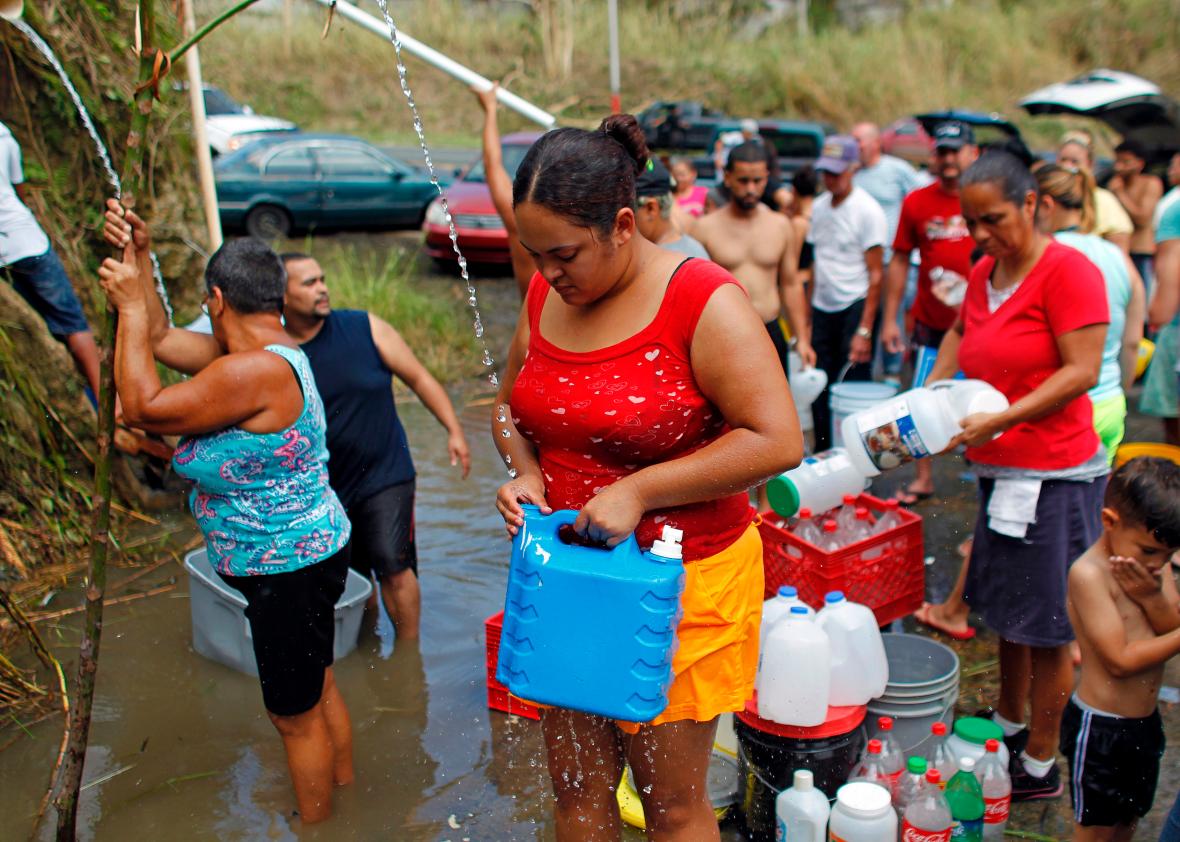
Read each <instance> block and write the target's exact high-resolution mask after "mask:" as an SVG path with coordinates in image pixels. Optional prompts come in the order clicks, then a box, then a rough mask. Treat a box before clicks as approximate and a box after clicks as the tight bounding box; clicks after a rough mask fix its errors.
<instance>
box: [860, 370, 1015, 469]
mask: <svg viewBox="0 0 1180 842" xmlns="http://www.w3.org/2000/svg"><path fill="white" fill-rule="evenodd" d="M1007 408H1008V399H1007V398H1005V397H1004V395H1003V394H1002V393H1000V392H999V391H998V390H996V389H994V388H992V387H991V386H989V385H988V384H987V383H984V382H983V381H982V380H944V381H939V382H938V383H932V384H930V385H929V386H926V387H922V388H919V389H911V390H910V391H908V392H903V393H902V394H900V395H897V396H896V397H893V398H890V399H889V400H887V401H884V402H882V403H880V404H878V405H877V406H874V407H872V408H871V409H862V410H861V411H859V412H856V413H854V414H852V415H849V416H848V417H847V418H845V419H844V423H843V439H844V445H845V446H846V447H847V448H848V455H849V457H850V458H851V460H852V464H853V465H854V466H855V467H856V468H857V470H859V471H860V472H861V473H863V474H864V475H865V476H867V477H875V476H877V475H878V474H880V473H881V472H882V471H888V470H890V469H892V468H896V467H897V466H899V465H904V464H906V463H907V462H912V461H914V460H915V459H924V458H925V457H927V456H932V455H934V454H936V453H941V452H942V451H943V450H945V449H946V447H947V445H949V444H950V443H951V440H952V439H954V437H955V436H957V435H958V434H959V433H960V432H962V427H961V426H960V425H959V422H960V421H961V420H962V419H963V418H965V417H967V416H968V415H972V414H974V413H977V412H1003V411H1004V410H1005V409H1007Z"/></svg>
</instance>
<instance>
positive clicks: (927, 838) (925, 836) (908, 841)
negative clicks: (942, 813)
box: [901, 819, 951, 842]
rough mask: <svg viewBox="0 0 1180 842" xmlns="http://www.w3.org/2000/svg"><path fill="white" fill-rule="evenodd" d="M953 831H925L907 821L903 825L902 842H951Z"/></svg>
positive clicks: (947, 829) (946, 829)
mask: <svg viewBox="0 0 1180 842" xmlns="http://www.w3.org/2000/svg"><path fill="white" fill-rule="evenodd" d="M950 839H951V829H950V828H949V827H948V828H945V829H944V830H923V829H922V828H920V827H914V826H913V825H912V824H910V823H909V820H908V819H907V820H905V821H903V822H902V823H901V842H950Z"/></svg>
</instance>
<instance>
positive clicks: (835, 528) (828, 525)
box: [815, 520, 844, 553]
mask: <svg viewBox="0 0 1180 842" xmlns="http://www.w3.org/2000/svg"><path fill="white" fill-rule="evenodd" d="M839 531H840V526H839V525H838V524H837V523H836V521H834V520H825V521H824V531H823V535H821V536H820V538H819V540H818V541H816V542H815V545H816V546H817V547H819V548H820V549H821V550H823V551H824V552H827V553H834V552H836V550H838V549H840V548H841V547H842V546H844V542H843V541H841V540H840V535H839Z"/></svg>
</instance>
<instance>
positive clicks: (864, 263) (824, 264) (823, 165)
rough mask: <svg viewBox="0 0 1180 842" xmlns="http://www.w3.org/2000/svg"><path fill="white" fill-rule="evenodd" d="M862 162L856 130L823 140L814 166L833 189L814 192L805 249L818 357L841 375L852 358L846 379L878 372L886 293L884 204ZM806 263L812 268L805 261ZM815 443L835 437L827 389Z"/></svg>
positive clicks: (817, 409)
mask: <svg viewBox="0 0 1180 842" xmlns="http://www.w3.org/2000/svg"><path fill="white" fill-rule="evenodd" d="M859 164H860V147H859V145H858V144H857V142H856V139H855V138H853V137H851V136H849V135H833V136H832V137H829V138H828V139H827V140H826V141H824V146H823V153H822V154H821V156H820V159H819V161H818V162H817V163H816V165H815V168H816V169H817V170H819V172H820V174H821V175H822V176H823V181H824V186H825V187H826V188H827V190H828V192H827V193H825V194H824V195H822V196H820V197H819V198H818V199H816V200H815V204H814V205H813V206H812V210H811V228H810V229H809V230H808V232H807V242H808V243H809V244H810V245H811V253H810V255H808V254H807V252H806V251H805V252H804V254H803V258H804V262H807V263H809V265H811V268H812V275H813V277H814V279H815V280H814V284H813V287H814V288H813V290H812V293H811V309H812V313H811V344H812V347H813V348H814V349H815V357H816V365H818V366H819V367H820V368H822V369H823V370H824V371H825V372H827V375H828V382H829V383H835V382H836V380H837V378H838V377H839V376H840V373H841V369H843V368H844V366H845V363H849V364H850V366H849V368H848V371H847V372H846V373H845V374H844V379H845V380H869V379H870V378H871V376H872V366H871V361H872V358H873V338H874V334H875V325H876V320H877V302H878V299H879V298H880V293H881V275H882V260H883V258H882V252H883V249H884V247H885V245H886V243H885V241H886V234H887V230H886V229H887V222H886V220H885V211H883V210H881V206H880V205H879V204H877V201H876V200H875V199H874V198H873V197H872V196H870V195H869V194H868V193H867V192H865V191H864V190H863V189H861V188H860V187H856V186H854V185H853V183H852V175H853V173H854V172H856V168H857V167H858V166H859ZM802 268H807V266H803V267H802ZM812 414H813V416H814V418H815V449H816V450H817V451H820V450H827V449H828V448H829V447H831V444H832V438H831V434H832V430H831V410H830V409H829V407H828V390H827V389H825V390H824V392H823V393H822V394H821V395H820V396H819V398H817V399H816V401H815V403H814V404H813V405H812Z"/></svg>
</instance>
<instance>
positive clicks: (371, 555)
mask: <svg viewBox="0 0 1180 842" xmlns="http://www.w3.org/2000/svg"><path fill="white" fill-rule="evenodd" d="M414 487H415V482H414V480H412V479H411V480H407V481H406V482H400V483H398V484H397V485H391V486H389V488H383V489H382V490H381V491H378V492H377V493H376V494H374V495H373V496H372V497H366V498H365V499H364V500H361V501H360V502H359V503H356V504H354V505H352V506H350V507H349V509H348V519H349V520H350V521H352V538H351V539H350V540H349V546H350V547H351V548H352V560H351V561H350V562H349V563H350V564H351V565H352V569H353V570H355V571H356V572H358V573H360V574H361V575H362V576H364V577H365V578H368V577H369V576H370V574H374V573H375V574H376V575H377V577H378V578H382V577H384V576H392V575H393V574H395V573H400V572H402V571H403V570H413V571H414V575H415V576H417V575H418V545H417V544H416V543H415V542H414Z"/></svg>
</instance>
